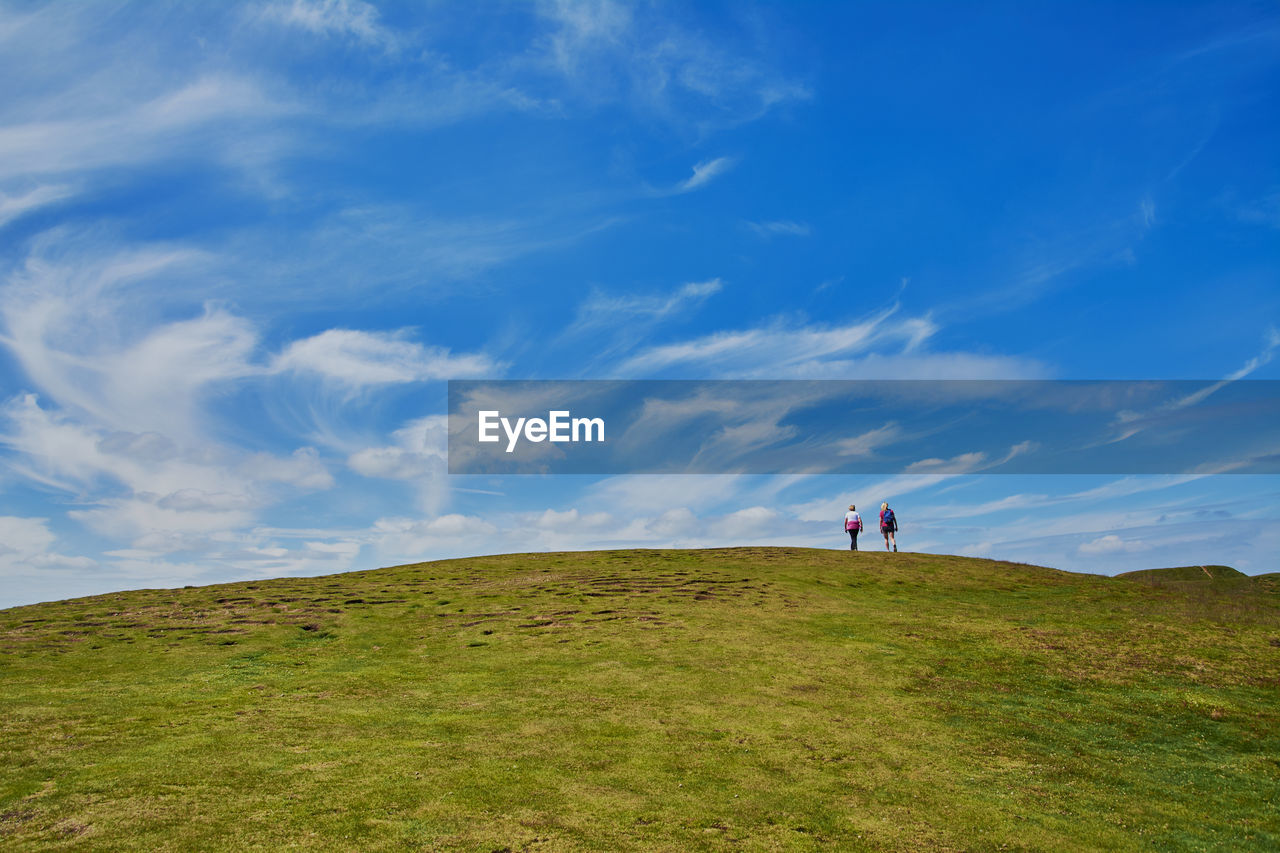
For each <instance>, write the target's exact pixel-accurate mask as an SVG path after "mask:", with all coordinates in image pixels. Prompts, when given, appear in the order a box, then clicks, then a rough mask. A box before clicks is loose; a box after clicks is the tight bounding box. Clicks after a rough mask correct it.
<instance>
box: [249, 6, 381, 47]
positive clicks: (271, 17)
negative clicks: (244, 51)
mask: <svg viewBox="0 0 1280 853" xmlns="http://www.w3.org/2000/svg"><path fill="white" fill-rule="evenodd" d="M261 16H262V18H263V19H264V20H268V21H277V22H279V23H281V24H285V25H289V26H295V27H299V28H301V29H303V30H306V31H308V32H311V33H314V34H316V35H320V36H339V37H348V38H354V39H356V40H357V41H360V42H364V43H366V44H369V45H373V46H377V47H382V48H386V49H390V48H392V47H394V46H395V44H396V39H395V36H394V35H393V33H392V32H391V31H390V30H388V29H387V28H386V27H383V26H382V24H381V23H380V22H379V20H378V18H379V15H378V10H377V8H376V7H375V6H373V5H371V4H369V3H365V2H362V0H279V2H274V3H268V4H267V5H266V6H264V7H263V8H262V11H261Z"/></svg>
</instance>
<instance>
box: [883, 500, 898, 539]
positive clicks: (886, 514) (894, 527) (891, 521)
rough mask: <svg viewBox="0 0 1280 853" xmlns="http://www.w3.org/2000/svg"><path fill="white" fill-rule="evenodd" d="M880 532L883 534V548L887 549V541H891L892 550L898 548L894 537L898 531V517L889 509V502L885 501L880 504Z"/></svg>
mask: <svg viewBox="0 0 1280 853" xmlns="http://www.w3.org/2000/svg"><path fill="white" fill-rule="evenodd" d="M880 532H881V533H883V534H884V549H885V550H886V551H888V550H889V543H891V542H892V543H893V550H894V551H897V550H898V540H897V539H895V538H894V535H893V534H895V533H897V532H898V519H897V518H896V517H895V516H894V514H893V510H891V509H889V502H888V501H885V502H884V503H882V504H880Z"/></svg>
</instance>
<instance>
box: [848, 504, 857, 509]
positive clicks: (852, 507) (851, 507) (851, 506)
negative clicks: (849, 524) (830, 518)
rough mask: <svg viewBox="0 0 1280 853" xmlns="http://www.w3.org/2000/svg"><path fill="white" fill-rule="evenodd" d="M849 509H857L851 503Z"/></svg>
mask: <svg viewBox="0 0 1280 853" xmlns="http://www.w3.org/2000/svg"><path fill="white" fill-rule="evenodd" d="M849 509H857V507H855V506H854V505H853V504H849Z"/></svg>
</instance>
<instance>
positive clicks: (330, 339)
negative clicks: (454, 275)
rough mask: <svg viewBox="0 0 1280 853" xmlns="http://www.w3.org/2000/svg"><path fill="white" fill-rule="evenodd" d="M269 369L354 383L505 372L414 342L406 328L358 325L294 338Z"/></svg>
mask: <svg viewBox="0 0 1280 853" xmlns="http://www.w3.org/2000/svg"><path fill="white" fill-rule="evenodd" d="M271 367H272V370H273V371H275V372H284V371H292V372H296V373H301V374H312V375H315V376H319V377H321V378H323V379H325V380H329V381H333V382H336V383H339V384H342V385H346V386H351V387H360V386H365V385H386V384H391V383H398V382H420V381H424V380H430V379H461V378H467V377H482V376H492V375H494V374H495V373H498V372H499V371H500V370H501V368H500V366H499V365H498V364H497V363H496V362H494V361H492V360H490V359H489V358H488V357H486V356H483V355H477V354H472V355H454V354H452V353H451V352H450V351H449V350H448V349H445V348H443V347H429V346H424V345H423V344H419V343H416V342H414V341H410V340H408V339H407V338H406V336H405V334H404V333H403V332H364V331H358V330H355V329H328V330H326V331H324V332H321V333H320V334H318V335H313V336H312V337H309V338H303V339H301V340H297V341H293V342H292V343H290V344H289V345H288V346H286V347H285V348H284V350H283V351H281V352H280V354H279V355H277V356H276V357H275V359H273V361H272V365H271Z"/></svg>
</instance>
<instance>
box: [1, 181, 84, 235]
mask: <svg viewBox="0 0 1280 853" xmlns="http://www.w3.org/2000/svg"><path fill="white" fill-rule="evenodd" d="M72 195H75V190H74V189H73V188H72V187H69V186H67V185H65V184H46V185H44V186H39V187H35V188H33V189H30V190H27V191H26V192H24V193H22V194H21V195H5V194H4V193H0V228H3V227H4V226H5V225H7V224H9V223H10V222H12V221H13V220H15V219H17V218H19V217H20V216H24V215H26V214H28V213H30V212H31V211H33V210H39V209H40V208H42V207H47V206H49V205H52V204H54V203H55V202H59V201H62V200H63V199H65V198H69V197H70V196H72Z"/></svg>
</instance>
